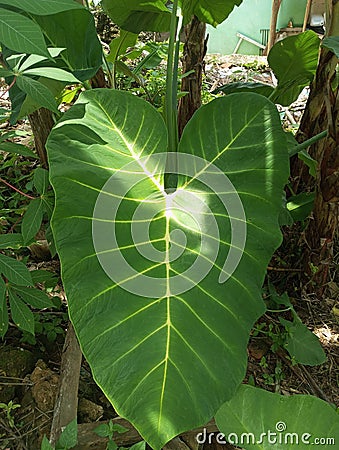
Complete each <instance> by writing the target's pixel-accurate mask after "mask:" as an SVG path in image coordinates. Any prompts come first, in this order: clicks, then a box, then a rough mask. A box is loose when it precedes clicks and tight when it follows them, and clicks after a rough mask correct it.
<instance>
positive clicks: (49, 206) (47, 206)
mask: <svg viewBox="0 0 339 450" xmlns="http://www.w3.org/2000/svg"><path fill="white" fill-rule="evenodd" d="M41 199H42V201H43V204H44V211H45V213H46V214H47V217H48V219H51V217H52V214H53V208H54V194H53V192H49V193H48V194H47V195H46V194H44V195H43V196H42V197H41Z"/></svg>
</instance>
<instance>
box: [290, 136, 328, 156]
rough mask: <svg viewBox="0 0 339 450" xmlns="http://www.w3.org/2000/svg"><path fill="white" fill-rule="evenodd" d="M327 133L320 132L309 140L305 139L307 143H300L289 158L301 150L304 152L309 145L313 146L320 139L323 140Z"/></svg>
mask: <svg viewBox="0 0 339 450" xmlns="http://www.w3.org/2000/svg"><path fill="white" fill-rule="evenodd" d="M327 134H328V132H327V130H325V131H322V132H321V133H318V134H316V135H315V136H312V137H311V138H310V139H307V141H305V142H302V143H301V144H299V145H297V146H296V147H295V148H294V149H293V150H292V151H291V153H290V155H289V156H290V157H291V156H294V155H296V154H297V153H299V152H300V151H301V150H304V149H305V148H308V147H310V146H311V145H313V144H315V143H316V142H318V141H320V139H324V138H325V137H326V136H327Z"/></svg>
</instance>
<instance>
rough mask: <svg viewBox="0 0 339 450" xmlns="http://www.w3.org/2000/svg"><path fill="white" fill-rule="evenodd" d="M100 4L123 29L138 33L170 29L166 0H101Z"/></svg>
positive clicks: (169, 15) (169, 14) (169, 16)
mask: <svg viewBox="0 0 339 450" xmlns="http://www.w3.org/2000/svg"><path fill="white" fill-rule="evenodd" d="M102 6H103V8H104V10H105V11H106V13H107V15H108V16H109V17H110V18H111V19H112V20H113V22H114V23H116V24H117V25H119V26H120V27H121V28H122V29H123V30H127V31H131V32H132V33H140V32H141V31H158V32H161V31H169V29H170V23H171V13H170V11H169V10H168V9H167V7H166V0H129V1H128V2H126V1H122V0H102Z"/></svg>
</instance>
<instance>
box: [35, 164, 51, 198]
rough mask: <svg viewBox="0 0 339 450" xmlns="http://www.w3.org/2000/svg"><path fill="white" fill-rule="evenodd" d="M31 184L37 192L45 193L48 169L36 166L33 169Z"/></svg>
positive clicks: (47, 183)
mask: <svg viewBox="0 0 339 450" xmlns="http://www.w3.org/2000/svg"><path fill="white" fill-rule="evenodd" d="M33 184H34V187H35V189H36V190H37V192H38V193H39V194H41V195H43V194H46V192H47V189H48V186H49V174H48V170H46V169H42V168H41V167H38V168H37V169H35V171H34V177H33Z"/></svg>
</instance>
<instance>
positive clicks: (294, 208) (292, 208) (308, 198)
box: [286, 192, 315, 222]
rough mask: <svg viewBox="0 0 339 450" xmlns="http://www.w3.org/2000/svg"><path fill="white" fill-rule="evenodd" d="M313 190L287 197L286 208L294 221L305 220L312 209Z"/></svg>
mask: <svg viewBox="0 0 339 450" xmlns="http://www.w3.org/2000/svg"><path fill="white" fill-rule="evenodd" d="M314 199H315V193H314V192H301V193H300V194H297V195H294V196H293V197H290V198H289V199H288V202H287V204H286V208H287V209H288V211H289V213H290V214H291V216H292V218H293V220H294V221H295V222H297V221H299V220H305V219H306V218H307V217H308V216H309V215H310V213H311V211H312V210H313V205H314Z"/></svg>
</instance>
